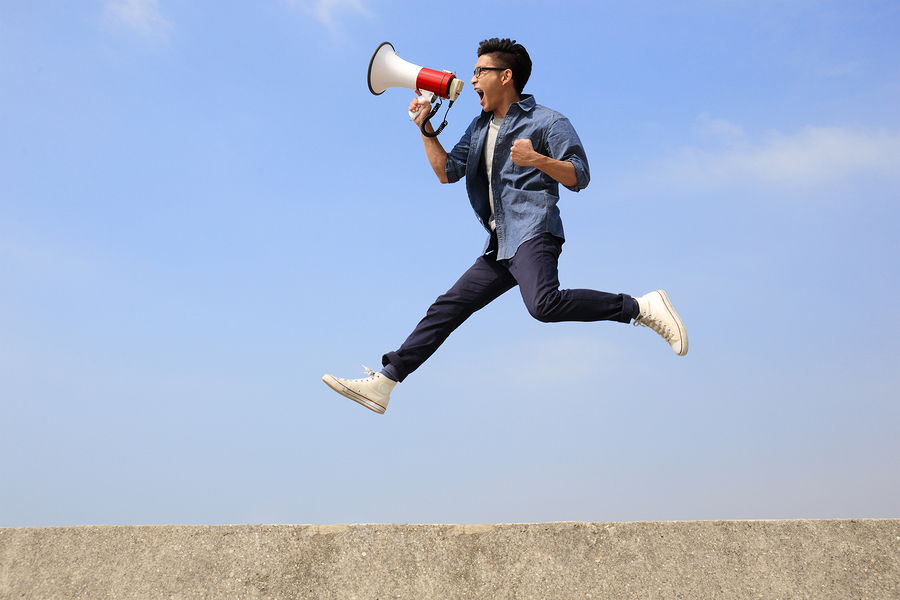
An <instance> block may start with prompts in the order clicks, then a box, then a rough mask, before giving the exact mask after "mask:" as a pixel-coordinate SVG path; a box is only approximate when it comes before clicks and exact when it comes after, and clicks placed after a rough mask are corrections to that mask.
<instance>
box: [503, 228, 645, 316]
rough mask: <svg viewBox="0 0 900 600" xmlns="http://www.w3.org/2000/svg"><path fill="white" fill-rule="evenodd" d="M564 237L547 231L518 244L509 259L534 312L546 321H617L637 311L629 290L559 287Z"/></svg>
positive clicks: (529, 308)
mask: <svg viewBox="0 0 900 600" xmlns="http://www.w3.org/2000/svg"><path fill="white" fill-rule="evenodd" d="M561 251H562V241H561V240H560V239H559V238H557V237H555V236H553V235H551V234H549V233H544V234H541V235H539V236H537V237H535V238H532V239H530V240H528V241H527V242H525V243H523V244H522V245H521V246H519V248H518V250H516V254H515V256H513V257H512V258H511V259H509V261H508V267H509V271H510V273H512V275H513V277H515V279H516V282H517V283H518V284H519V289H520V291H521V292H522V299H523V300H524V301H525V306H526V307H528V312H529V313H531V315H532V316H533V317H534V318H536V319H538V320H539V321H543V322H546V323H553V322H559V321H618V322H619V323H628V322H630V321H631V320H632V319H633V318H635V317H637V315H638V304H637V302H636V301H635V300H634V298H632V297H631V296H629V295H628V294H610V293H608V292H600V291H596V290H586V289H574V290H561V289H559V273H558V270H557V263H558V260H559V255H560V253H561Z"/></svg>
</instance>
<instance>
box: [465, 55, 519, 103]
mask: <svg viewBox="0 0 900 600" xmlns="http://www.w3.org/2000/svg"><path fill="white" fill-rule="evenodd" d="M475 67H476V69H477V68H478V67H494V68H503V69H505V67H506V65H504V64H502V63H501V62H500V61H499V60H497V58H496V57H495V56H494V55H493V54H482V55H481V56H479V57H478V62H476V63H475ZM504 81H506V82H508V83H507V85H512V72H511V71H509V70H503V71H482V72H481V76H480V77H475V76H474V75H473V76H472V88H473V89H474V90H475V93H477V94H478V97H479V98H480V104H481V110H483V111H485V112H493V111H494V110H496V109H497V108H499V102H500V99H501V97H502V96H503V82H504Z"/></svg>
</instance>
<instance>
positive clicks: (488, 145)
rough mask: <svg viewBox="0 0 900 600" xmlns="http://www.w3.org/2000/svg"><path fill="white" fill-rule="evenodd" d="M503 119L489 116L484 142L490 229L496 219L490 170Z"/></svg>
mask: <svg viewBox="0 0 900 600" xmlns="http://www.w3.org/2000/svg"><path fill="white" fill-rule="evenodd" d="M501 123H503V119H498V118H497V117H494V116H491V122H490V124H489V125H488V132H487V140H485V142H484V166H485V168H486V169H487V177H488V201H489V202H490V203H491V219H490V221H488V225H490V227H491V229H492V230H493V229H496V228H497V221H496V220H495V219H494V187H493V186H492V185H491V171H493V166H494V164H493V163H494V146H496V145H497V132H498V131H500V124H501Z"/></svg>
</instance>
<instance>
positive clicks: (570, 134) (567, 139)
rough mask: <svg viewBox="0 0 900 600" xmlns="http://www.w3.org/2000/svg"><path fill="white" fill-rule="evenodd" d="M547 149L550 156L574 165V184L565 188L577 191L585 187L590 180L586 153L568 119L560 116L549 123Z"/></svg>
mask: <svg viewBox="0 0 900 600" xmlns="http://www.w3.org/2000/svg"><path fill="white" fill-rule="evenodd" d="M547 149H548V150H549V151H550V158H555V159H556V160H567V161H569V162H570V163H572V164H573V165H574V166H575V176H576V179H577V181H576V183H575V185H574V186H569V185H567V186H565V187H566V188H568V189H570V190H572V191H573V192H579V191H581V190H583V189H584V188H586V187H587V185H588V183H589V182H590V181H591V171H590V167H589V166H588V160H587V155H586V154H585V152H584V146H582V145H581V140H580V139H579V138H578V134H577V133H576V132H575V128H574V127H572V123H570V122H569V119H567V118H565V117H560V118H559V119H556V120H555V121H554V122H553V123H551V124H550V128H549V130H548V131H547Z"/></svg>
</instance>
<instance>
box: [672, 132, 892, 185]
mask: <svg viewBox="0 0 900 600" xmlns="http://www.w3.org/2000/svg"><path fill="white" fill-rule="evenodd" d="M697 125H698V131H699V132H700V133H703V134H706V135H711V136H713V137H716V138H717V139H718V141H719V146H720V147H719V148H718V149H717V150H711V149H707V148H700V147H686V148H683V149H682V150H680V151H679V152H678V153H677V154H676V155H675V156H673V157H671V158H669V159H666V160H663V161H662V163H661V165H659V167H658V173H659V174H660V175H661V177H662V178H663V179H664V180H665V181H666V182H669V183H673V184H676V185H686V186H690V187H713V186H721V185H727V184H731V183H754V182H755V183H763V184H768V185H777V186H794V187H796V186H799V187H814V186H821V185H828V184H831V183H835V182H838V181H841V180H845V179H849V178H851V177H855V176H859V175H887V176H896V175H900V132H896V131H884V130H882V131H868V130H862V129H853V128H846V127H814V126H809V127H804V128H803V129H801V130H800V131H798V132H796V133H782V132H780V131H771V132H769V133H767V134H766V135H764V136H763V139H762V141H758V142H752V141H750V140H748V136H747V135H746V134H745V133H744V131H743V129H742V128H740V127H738V126H737V125H734V124H731V123H729V122H728V121H725V120H722V119H713V118H710V117H708V116H706V115H702V116H701V117H700V118H699V119H698V124H697Z"/></svg>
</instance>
